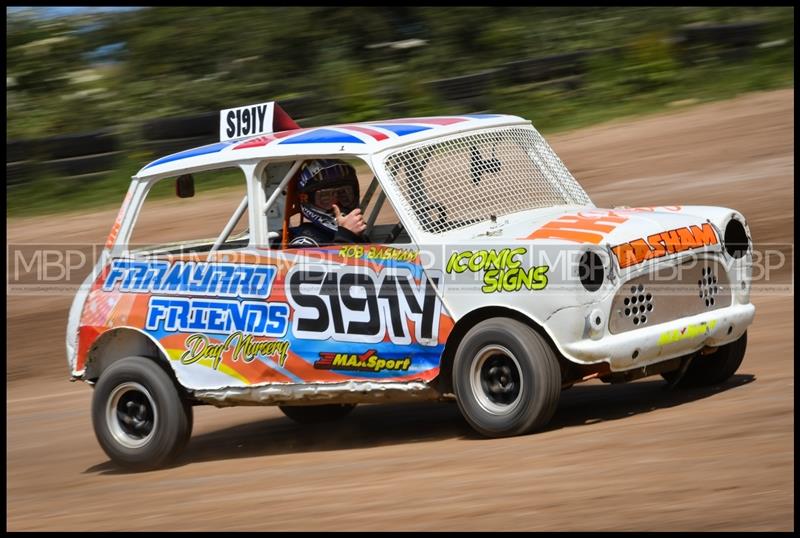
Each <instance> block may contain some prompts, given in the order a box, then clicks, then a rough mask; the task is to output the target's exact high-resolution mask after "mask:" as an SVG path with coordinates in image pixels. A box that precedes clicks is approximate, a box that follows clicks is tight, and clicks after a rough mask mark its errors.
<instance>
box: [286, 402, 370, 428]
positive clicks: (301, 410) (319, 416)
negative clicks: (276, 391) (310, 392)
mask: <svg viewBox="0 0 800 538" xmlns="http://www.w3.org/2000/svg"><path fill="white" fill-rule="evenodd" d="M355 406H356V404H326V405H279V406H278V407H280V409H281V411H283V414H284V415H286V416H287V417H289V418H290V419H292V420H294V421H295V422H299V423H300V424H319V423H321V422H331V421H334V420H340V419H343V418H344V417H346V416H347V415H349V414H350V413H351V412H352V411H353V409H354V408H355Z"/></svg>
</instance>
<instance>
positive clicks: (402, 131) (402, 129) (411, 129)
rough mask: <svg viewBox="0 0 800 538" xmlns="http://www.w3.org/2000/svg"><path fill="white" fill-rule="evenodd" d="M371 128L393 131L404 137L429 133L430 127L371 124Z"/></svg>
mask: <svg viewBox="0 0 800 538" xmlns="http://www.w3.org/2000/svg"><path fill="white" fill-rule="evenodd" d="M369 126H370V127H380V128H381V129H386V130H387V131H392V132H393V133H394V134H396V135H397V136H404V135H407V134H412V133H418V132H420V131H427V130H428V129H430V127H423V126H421V125H403V124H397V123H395V124H389V123H370V124H369Z"/></svg>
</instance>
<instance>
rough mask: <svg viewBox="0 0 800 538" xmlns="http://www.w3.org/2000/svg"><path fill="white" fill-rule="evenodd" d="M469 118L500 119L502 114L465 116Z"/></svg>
mask: <svg viewBox="0 0 800 538" xmlns="http://www.w3.org/2000/svg"><path fill="white" fill-rule="evenodd" d="M464 116H466V117H467V118H498V117H500V116H501V114H464Z"/></svg>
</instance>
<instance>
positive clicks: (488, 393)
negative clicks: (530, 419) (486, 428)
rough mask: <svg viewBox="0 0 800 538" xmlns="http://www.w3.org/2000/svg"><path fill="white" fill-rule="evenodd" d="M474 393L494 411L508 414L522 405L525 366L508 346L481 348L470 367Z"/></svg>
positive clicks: (488, 409) (483, 406) (480, 403)
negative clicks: (520, 403)
mask: <svg viewBox="0 0 800 538" xmlns="http://www.w3.org/2000/svg"><path fill="white" fill-rule="evenodd" d="M470 378H471V381H472V382H471V383H470V385H471V386H472V394H473V396H474V397H475V400H476V401H477V402H478V404H479V405H480V406H481V407H482V408H483V409H484V410H485V411H488V412H489V413H491V414H493V415H507V414H509V413H511V412H512V411H514V409H515V408H516V407H517V406H518V405H519V402H520V400H521V395H522V385H523V383H522V369H521V368H520V365H519V362H518V361H517V358H516V357H514V354H513V353H511V352H510V351H509V350H508V348H506V347H504V346H501V345H498V344H491V345H488V346H485V347H483V348H481V350H480V351H479V352H478V353H477V354H476V355H475V358H474V359H473V360H472V366H471V367H470Z"/></svg>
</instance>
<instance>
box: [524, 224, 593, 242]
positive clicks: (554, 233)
mask: <svg viewBox="0 0 800 538" xmlns="http://www.w3.org/2000/svg"><path fill="white" fill-rule="evenodd" d="M525 239H564V240H565V241H575V242H576V243H594V244H595V245H597V244H599V243H600V241H602V240H603V236H602V235H600V234H593V233H589V232H576V231H574V230H561V229H559V228H540V229H538V230H536V231H535V232H533V233H532V234H531V235H529V236H528V237H526V238H525Z"/></svg>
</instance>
